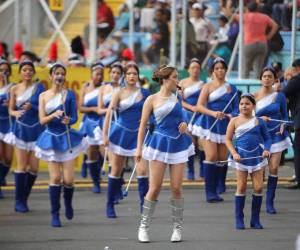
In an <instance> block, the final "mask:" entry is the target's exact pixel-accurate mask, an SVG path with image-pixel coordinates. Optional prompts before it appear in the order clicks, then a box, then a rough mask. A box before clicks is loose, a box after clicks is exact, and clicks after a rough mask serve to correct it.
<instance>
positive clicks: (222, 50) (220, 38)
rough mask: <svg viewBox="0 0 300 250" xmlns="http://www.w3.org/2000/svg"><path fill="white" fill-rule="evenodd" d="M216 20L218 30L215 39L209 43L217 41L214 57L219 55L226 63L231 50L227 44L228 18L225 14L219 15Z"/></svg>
mask: <svg viewBox="0 0 300 250" xmlns="http://www.w3.org/2000/svg"><path fill="white" fill-rule="evenodd" d="M218 22H219V27H220V28H219V31H218V33H217V34H216V35H215V39H214V40H212V41H211V44H215V43H218V45H217V47H216V49H215V50H214V52H213V54H214V57H215V58H217V57H221V58H223V59H224V60H225V62H226V63H228V62H229V60H230V55H231V50H230V48H229V46H228V31H229V25H228V19H227V17H226V16H224V15H221V16H220V17H219V18H218Z"/></svg>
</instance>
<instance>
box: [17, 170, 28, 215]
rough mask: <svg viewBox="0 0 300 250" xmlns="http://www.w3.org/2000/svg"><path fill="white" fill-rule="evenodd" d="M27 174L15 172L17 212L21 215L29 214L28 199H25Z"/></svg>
mask: <svg viewBox="0 0 300 250" xmlns="http://www.w3.org/2000/svg"><path fill="white" fill-rule="evenodd" d="M25 178H26V173H25V172H15V186H16V191H15V195H16V196H15V197H16V198H15V199H16V204H15V211H16V212H19V213H26V212H28V211H29V210H28V207H27V206H26V197H25Z"/></svg>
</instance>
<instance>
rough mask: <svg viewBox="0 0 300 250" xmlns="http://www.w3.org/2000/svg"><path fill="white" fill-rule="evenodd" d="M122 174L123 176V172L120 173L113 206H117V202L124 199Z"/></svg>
mask: <svg viewBox="0 0 300 250" xmlns="http://www.w3.org/2000/svg"><path fill="white" fill-rule="evenodd" d="M123 174H124V172H123V173H122V175H121V178H120V179H119V183H118V191H117V192H116V195H115V204H119V201H120V200H123V199H124V194H123V187H122V186H123V185H124V183H125V181H124V178H123Z"/></svg>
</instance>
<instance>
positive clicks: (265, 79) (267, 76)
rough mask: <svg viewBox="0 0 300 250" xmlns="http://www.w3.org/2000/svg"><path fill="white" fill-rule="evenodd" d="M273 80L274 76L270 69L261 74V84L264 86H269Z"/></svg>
mask: <svg viewBox="0 0 300 250" xmlns="http://www.w3.org/2000/svg"><path fill="white" fill-rule="evenodd" d="M274 82H275V76H274V74H273V72H272V71H270V70H266V71H265V72H264V73H263V74H262V76H261V84H262V86H264V87H271V86H272V85H273V84H274Z"/></svg>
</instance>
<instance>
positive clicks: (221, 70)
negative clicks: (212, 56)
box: [213, 62, 227, 79]
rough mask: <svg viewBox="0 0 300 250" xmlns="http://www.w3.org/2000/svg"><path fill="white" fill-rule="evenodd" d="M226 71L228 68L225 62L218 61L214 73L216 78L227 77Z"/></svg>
mask: <svg viewBox="0 0 300 250" xmlns="http://www.w3.org/2000/svg"><path fill="white" fill-rule="evenodd" d="M226 71H227V69H226V67H225V66H224V64H223V63H221V62H218V63H216V64H215V65H214V68H213V74H214V76H215V77H216V78H218V79H225V75H226Z"/></svg>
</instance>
